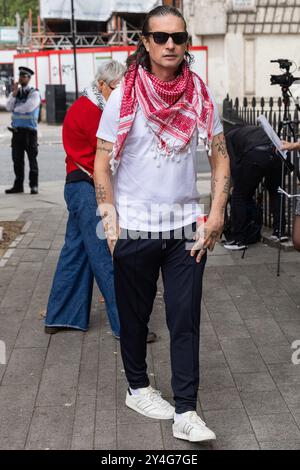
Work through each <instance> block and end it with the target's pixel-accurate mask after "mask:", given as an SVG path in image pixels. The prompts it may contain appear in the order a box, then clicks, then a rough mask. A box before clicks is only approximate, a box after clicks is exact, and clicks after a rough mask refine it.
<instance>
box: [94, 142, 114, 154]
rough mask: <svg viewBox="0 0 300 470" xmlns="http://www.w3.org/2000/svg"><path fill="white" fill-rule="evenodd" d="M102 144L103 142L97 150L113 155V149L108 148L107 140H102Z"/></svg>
mask: <svg viewBox="0 0 300 470" xmlns="http://www.w3.org/2000/svg"><path fill="white" fill-rule="evenodd" d="M100 142H101V144H100V145H97V150H100V152H104V153H107V154H110V153H111V148H107V147H106V145H107V142H106V140H103V139H100Z"/></svg>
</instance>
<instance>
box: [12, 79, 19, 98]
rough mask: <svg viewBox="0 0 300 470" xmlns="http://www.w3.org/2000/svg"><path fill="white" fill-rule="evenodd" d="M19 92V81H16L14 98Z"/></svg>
mask: <svg viewBox="0 0 300 470" xmlns="http://www.w3.org/2000/svg"><path fill="white" fill-rule="evenodd" d="M18 92H19V83H18V82H16V83H14V86H13V92H12V94H13V97H14V98H16V96H17V94H18Z"/></svg>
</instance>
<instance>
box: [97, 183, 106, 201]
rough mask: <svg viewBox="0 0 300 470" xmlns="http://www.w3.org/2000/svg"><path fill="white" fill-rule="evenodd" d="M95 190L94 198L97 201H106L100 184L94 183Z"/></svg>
mask: <svg viewBox="0 0 300 470" xmlns="http://www.w3.org/2000/svg"><path fill="white" fill-rule="evenodd" d="M95 191H96V199H97V201H98V202H99V203H103V202H105V201H106V196H107V194H106V191H105V188H104V186H102V185H101V184H95Z"/></svg>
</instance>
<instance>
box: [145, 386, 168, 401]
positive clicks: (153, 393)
mask: <svg viewBox="0 0 300 470" xmlns="http://www.w3.org/2000/svg"><path fill="white" fill-rule="evenodd" d="M149 398H150V400H151V401H152V402H156V403H158V404H160V405H166V401H165V400H164V399H163V398H162V396H161V392H160V391H159V390H155V389H154V388H153V387H151V386H150V387H149Z"/></svg>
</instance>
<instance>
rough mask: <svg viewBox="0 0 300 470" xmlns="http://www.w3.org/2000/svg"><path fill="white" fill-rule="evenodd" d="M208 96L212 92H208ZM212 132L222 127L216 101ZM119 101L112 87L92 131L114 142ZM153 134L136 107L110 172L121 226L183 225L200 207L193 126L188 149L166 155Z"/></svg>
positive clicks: (167, 227) (147, 229) (165, 228)
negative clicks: (112, 173)
mask: <svg viewBox="0 0 300 470" xmlns="http://www.w3.org/2000/svg"><path fill="white" fill-rule="evenodd" d="M210 96H211V94H210ZM211 99H212V101H213V104H214V132H213V134H214V135H218V134H220V133H221V132H223V127H222V124H221V121H220V117H219V113H218V110H217V106H216V102H215V100H214V98H213V97H212V96H211ZM120 106H121V88H120V87H118V88H117V89H116V90H114V91H113V92H112V93H111V96H110V98H109V99H108V101H107V104H106V106H105V108H104V111H103V114H102V117H101V121H100V124H99V128H98V131H97V137H98V138H100V139H103V140H106V141H108V142H112V143H115V141H116V138H117V132H118V125H119V116H120ZM157 144H158V142H157V138H156V136H155V135H154V133H153V131H152V130H151V129H150V127H149V126H148V125H147V121H146V118H145V116H144V114H143V112H142V110H141V108H140V107H138V109H137V113H136V116H135V119H134V122H133V125H132V128H131V131H130V133H129V134H128V137H127V139H126V142H125V145H124V148H123V152H122V155H121V160H120V165H119V167H118V169H117V172H116V174H115V176H114V196H115V203H116V210H117V213H118V217H119V224H120V227H121V228H125V229H128V230H133V231H139V230H140V231H143V232H144V231H145V232H161V231H168V230H175V229H177V228H180V227H185V226H187V225H190V224H192V223H193V222H195V221H196V220H197V217H199V216H200V215H201V214H203V211H202V210H201V206H200V204H199V199H200V195H199V193H198V191H197V184H196V182H197V166H196V152H197V144H198V131H195V133H194V136H193V138H192V141H191V144H190V150H189V153H181V154H180V156H179V157H175V158H174V159H173V160H171V159H170V158H169V157H164V156H162V155H158V150H157V148H158V147H157Z"/></svg>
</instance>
